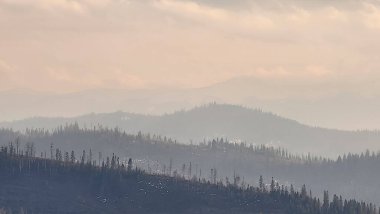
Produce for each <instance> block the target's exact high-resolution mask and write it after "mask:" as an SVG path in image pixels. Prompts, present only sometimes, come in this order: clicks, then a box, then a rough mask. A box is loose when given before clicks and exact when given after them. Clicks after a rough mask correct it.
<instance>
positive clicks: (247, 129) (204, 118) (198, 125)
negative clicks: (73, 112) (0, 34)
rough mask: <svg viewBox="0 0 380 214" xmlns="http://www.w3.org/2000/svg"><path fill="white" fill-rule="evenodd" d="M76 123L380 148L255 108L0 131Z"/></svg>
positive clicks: (185, 139) (311, 146)
mask: <svg viewBox="0 0 380 214" xmlns="http://www.w3.org/2000/svg"><path fill="white" fill-rule="evenodd" d="M75 122H78V124H79V125H80V126H82V127H87V128H89V127H94V126H96V127H97V126H98V125H99V124H101V125H102V126H106V127H119V128H120V129H121V130H125V131H127V132H128V133H136V134H137V132H139V131H142V132H145V133H151V134H159V135H164V136H168V137H172V138H174V139H177V140H178V141H179V142H181V143H185V144H187V143H189V142H193V143H199V142H201V141H203V140H204V139H213V138H217V137H219V138H220V137H223V138H228V139H237V140H242V141H246V142H248V143H255V144H271V145H276V146H281V147H284V148H287V149H289V150H290V151H292V152H298V153H307V152H312V153H313V154H318V155H323V156H330V157H332V156H333V157H336V156H337V155H338V154H343V153H349V152H357V151H364V150H365V149H370V150H379V149H380V133H379V132H377V131H341V130H335V129H325V128H317V127H311V126H307V125H304V124H301V123H298V122H297V121H294V120H290V119H286V118H283V117H280V116H277V115H274V114H271V113H266V112H263V111H261V110H258V109H247V108H243V107H240V106H233V105H219V104H210V105H207V106H202V107H198V108H194V109H192V110H189V111H179V112H176V113H173V114H166V115H162V116H149V115H139V114H131V113H124V112H116V113H110V114H90V115H85V116H81V117H75V118H32V119H27V120H22V121H16V122H10V123H0V126H2V127H8V128H13V129H15V130H22V131H24V130H25V129H26V128H46V129H54V128H56V127H58V126H60V125H64V124H72V123H75Z"/></svg>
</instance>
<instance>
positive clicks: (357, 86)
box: [0, 0, 380, 98]
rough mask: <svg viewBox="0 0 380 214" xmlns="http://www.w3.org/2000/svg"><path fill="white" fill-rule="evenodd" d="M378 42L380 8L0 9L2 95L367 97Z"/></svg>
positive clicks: (212, 1) (186, 5)
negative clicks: (220, 92)
mask: <svg viewBox="0 0 380 214" xmlns="http://www.w3.org/2000/svg"><path fill="white" fill-rule="evenodd" d="M378 38H380V7H379V6H378V1H341V0H335V1H292V0H284V1H258V0H237V1H236V0H235V1H232V0H230V1H227V0H222V1H220V0H218V1H217V0H196V1H195V0H194V1H190V0H189V1H188V0H0V78H1V80H0V83H1V84H0V90H9V89H16V88H27V89H33V90H39V91H41V90H42V91H58V92H67V91H79V90H84V89H91V88H122V89H141V88H173V89H176V88H195V87H205V86H209V85H212V84H215V83H218V82H222V81H226V80H228V79H231V78H235V77H241V76H249V77H252V78H255V79H258V80H260V81H264V82H274V83H276V82H278V83H279V84H288V85H292V86H299V87H301V88H302V87H306V86H312V87H313V89H314V88H315V89H316V90H315V91H316V92H315V93H316V94H315V95H317V94H318V96H323V95H324V94H330V93H332V92H333V93H356V94H361V95H367V96H371V95H374V94H377V93H378V91H379V89H380V88H379V87H380V84H378V83H379V80H380V72H379V69H380V43H379V42H378V41H379V39H378ZM299 87H289V88H288V89H286V88H285V91H284V96H298V95H297V93H292V91H291V90H294V88H297V90H299ZM266 90H267V89H265V88H263V89H262V91H261V92H260V94H261V95H262V96H263V97H266V98H268V96H269V95H270V94H266ZM286 90H289V91H286ZM310 96H313V94H310Z"/></svg>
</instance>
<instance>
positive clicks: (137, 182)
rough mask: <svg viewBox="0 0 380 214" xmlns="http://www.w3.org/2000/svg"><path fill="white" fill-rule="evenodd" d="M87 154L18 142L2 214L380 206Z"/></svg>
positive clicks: (0, 193)
mask: <svg viewBox="0 0 380 214" xmlns="http://www.w3.org/2000/svg"><path fill="white" fill-rule="evenodd" d="M88 155H91V154H87V155H86V153H85V152H83V153H82V154H81V155H78V157H76V156H75V153H73V152H71V154H70V153H69V152H63V151H61V150H59V149H57V150H56V152H55V157H53V158H49V159H47V158H37V157H34V156H33V147H32V146H28V147H26V148H25V150H23V149H19V148H17V146H14V145H13V144H10V145H9V146H3V147H1V151H0V177H1V181H2V182H1V184H0V207H2V208H1V209H0V213H305V214H306V213H308V214H313V213H320V214H324V213H334V214H335V213H336V214H338V213H345V214H346V213H358V214H362V213H363V214H364V213H365V214H375V213H378V212H377V208H376V206H375V205H373V204H367V203H364V202H359V201H355V200H346V199H343V198H342V197H341V196H337V195H333V196H332V198H331V200H330V199H329V193H328V192H327V191H325V192H324V196H323V198H322V199H319V198H316V197H313V195H312V192H311V191H308V190H307V189H306V187H305V186H302V188H301V190H300V191H296V190H295V189H294V187H293V186H284V185H280V184H279V183H278V182H276V181H275V180H274V179H273V178H272V179H271V181H270V182H269V183H268V184H266V182H265V181H264V179H263V177H261V176H260V178H259V185H258V186H257V187H255V186H251V185H244V184H240V183H239V182H238V179H239V178H238V176H234V177H233V179H231V182H223V181H218V180H216V179H213V178H210V179H204V178H203V179H201V178H197V177H195V176H194V177H193V178H191V179H186V178H185V177H184V176H181V175H174V176H168V175H166V174H159V173H147V172H146V171H144V170H142V169H139V168H137V167H136V166H134V161H133V160H132V159H128V161H127V162H123V161H121V160H120V158H119V157H117V156H115V155H113V156H111V157H107V158H106V161H102V162H101V163H100V164H98V163H97V161H91V157H90V156H88Z"/></svg>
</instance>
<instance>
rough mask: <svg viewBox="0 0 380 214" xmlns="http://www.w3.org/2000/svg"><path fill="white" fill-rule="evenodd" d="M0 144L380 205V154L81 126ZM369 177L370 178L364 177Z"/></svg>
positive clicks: (5, 135) (4, 136) (8, 133)
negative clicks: (186, 141) (193, 141)
mask: <svg viewBox="0 0 380 214" xmlns="http://www.w3.org/2000/svg"><path fill="white" fill-rule="evenodd" d="M0 143H1V144H2V145H10V144H12V145H13V146H14V147H15V148H17V150H19V149H24V150H25V149H26V148H27V151H30V153H31V154H33V156H37V157H43V158H52V159H57V157H61V159H64V157H65V156H66V154H61V156H59V155H58V154H57V150H60V151H67V152H68V154H67V155H68V156H71V154H74V156H75V157H78V156H79V155H81V156H83V153H84V154H85V155H86V156H87V158H88V159H90V160H91V162H93V161H96V162H97V163H98V164H99V163H101V162H102V161H106V157H107V156H112V155H113V154H114V155H117V156H118V157H120V159H121V161H126V158H127V157H131V158H133V159H134V160H135V165H136V166H138V167H139V168H142V169H145V170H146V171H147V172H150V173H163V174H167V175H174V174H178V175H181V176H184V177H186V178H189V179H190V178H192V177H194V176H196V177H199V178H205V179H209V178H210V177H212V176H214V175H213V174H212V173H211V172H213V173H215V174H216V175H215V177H216V180H218V181H219V180H222V181H224V182H225V181H226V177H232V176H233V175H237V176H239V177H240V181H239V182H240V183H244V184H251V185H252V184H257V177H258V176H260V175H263V176H264V179H266V180H269V179H270V178H271V177H275V178H276V179H277V181H278V182H279V183H280V184H288V185H289V184H291V183H292V184H294V185H295V188H298V189H299V188H301V186H300V185H301V184H306V185H307V186H308V187H310V188H311V189H312V190H313V192H314V194H315V195H318V196H321V195H322V193H323V191H324V190H325V189H328V190H330V191H332V192H335V193H337V194H342V195H343V196H344V197H347V198H356V199H359V200H365V201H368V202H373V203H376V204H380V197H379V195H378V192H377V189H379V188H380V182H379V181H378V177H379V176H380V174H379V172H380V155H379V153H370V152H369V151H368V152H364V153H363V154H357V155H354V154H348V155H345V156H342V157H340V158H337V159H335V160H332V159H325V158H321V157H315V156H311V155H305V156H297V155H294V154H292V153H290V152H288V151H287V150H285V149H282V148H278V149H275V148H272V147H267V146H251V145H249V144H243V143H239V144H236V143H230V142H228V141H227V140H225V139H215V140H210V141H206V142H201V143H200V144H199V145H183V144H179V143H176V141H174V140H172V139H170V138H167V137H162V136H155V135H149V134H141V133H139V134H137V135H132V134H127V133H125V132H123V131H120V130H118V129H107V128H95V129H94V128H93V129H80V128H79V127H78V125H70V126H66V127H61V128H58V129H56V130H55V131H53V132H50V131H46V130H32V129H30V130H27V133H26V134H22V133H19V132H14V131H12V130H5V129H3V130H1V131H0ZM363 175H366V176H363Z"/></svg>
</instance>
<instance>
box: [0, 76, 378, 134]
mask: <svg viewBox="0 0 380 214" xmlns="http://www.w3.org/2000/svg"><path fill="white" fill-rule="evenodd" d="M320 88H325V85H323V86H319V87H312V86H310V85H306V84H303V85H302V84H301V85H294V84H293V83H289V82H286V81H279V80H278V81H270V82H269V81H260V80H259V79H257V78H254V77H240V78H233V79H230V80H228V81H225V82H221V83H218V84H214V85H211V86H208V87H204V88H190V89H154V90H153V89H150V90H149V89H146V90H123V89H120V90H116V89H93V90H86V91H79V92H72V93H47V92H38V91H30V90H11V91H2V92H0V106H1V107H0V121H11V120H20V119H25V118H29V117H34V116H42V117H73V116H78V115H83V114H87V113H90V112H94V113H103V112H113V111H119V110H120V111H124V112H133V113H138V114H153V115H161V114H164V113H171V112H174V111H176V110H178V109H190V108H191V107H193V106H196V105H202V104H207V103H210V102H214V101H215V102H217V103H229V104H235V105H243V106H247V107H251V108H262V109H265V110H266V111H270V112H275V113H277V114H279V115H282V116H284V117H287V118H292V119H295V120H297V121H300V122H302V123H305V124H309V125H317V126H320V127H328V128H338V129H345V130H355V129H380V125H379V124H380V111H378V109H379V108H380V96H379V95H376V94H374V95H372V96H364V95H362V94H356V93H354V92H352V91H348V92H339V93H338V92H336V91H334V88H335V86H334V85H328V86H326V90H327V91H319V89H320ZM264 92H265V93H264Z"/></svg>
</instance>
